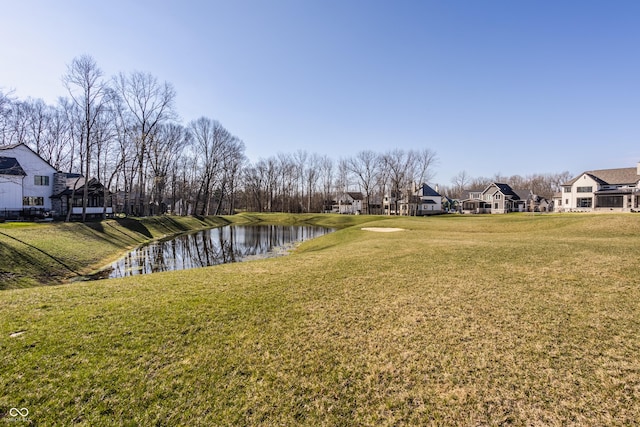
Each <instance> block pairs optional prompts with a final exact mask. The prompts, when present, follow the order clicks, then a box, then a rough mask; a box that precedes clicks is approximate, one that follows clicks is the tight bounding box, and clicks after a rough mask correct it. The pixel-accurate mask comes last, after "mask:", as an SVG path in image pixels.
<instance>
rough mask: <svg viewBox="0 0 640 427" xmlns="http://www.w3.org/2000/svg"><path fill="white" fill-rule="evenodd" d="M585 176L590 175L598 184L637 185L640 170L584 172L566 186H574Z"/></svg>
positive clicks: (621, 169)
mask: <svg viewBox="0 0 640 427" xmlns="http://www.w3.org/2000/svg"><path fill="white" fill-rule="evenodd" d="M584 174H587V175H589V176H590V177H591V178H593V179H594V180H595V181H596V182H598V184H601V185H602V184H636V183H637V182H638V181H640V175H638V168H617V169H600V170H593V171H586V172H582V173H581V174H580V175H578V176H577V177H575V178H573V179H572V180H571V181H569V182H567V183H566V184H564V185H573V184H575V183H576V181H578V179H580V178H581V177H582V176H583V175H584Z"/></svg>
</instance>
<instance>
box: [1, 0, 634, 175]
mask: <svg viewBox="0 0 640 427" xmlns="http://www.w3.org/2000/svg"><path fill="white" fill-rule="evenodd" d="M0 4H1V6H0V10H1V11H2V15H3V19H2V25H1V26H0V40H2V42H1V43H0V58H1V63H2V66H0V88H1V89H2V90H3V91H5V92H6V91H8V90H10V89H15V95H16V96H18V97H19V98H26V97H33V98H43V99H44V100H45V101H47V102H48V103H54V101H55V100H56V98H57V97H58V96H64V95H66V93H65V89H64V87H63V85H62V83H61V76H62V75H63V74H64V73H65V71H66V67H67V64H69V63H70V62H71V60H72V59H73V58H74V57H76V56H79V55H81V54H90V55H91V56H93V57H94V59H95V60H96V61H97V63H98V65H99V66H100V67H101V68H102V70H103V71H104V73H105V74H106V75H108V76H111V75H114V74H116V73H119V72H125V73H128V72H131V71H145V72H149V73H151V74H153V75H154V76H156V77H157V78H158V79H159V80H160V81H168V82H170V83H171V84H173V86H174V87H175V89H176V92H177V104H176V106H177V110H178V113H179V115H180V116H181V118H182V121H183V123H185V124H186V123H188V122H189V121H190V120H193V119H196V118H198V117H200V116H207V117H210V118H213V119H216V120H219V121H220V122H221V123H222V124H223V125H224V126H225V127H226V128H227V129H228V130H229V131H231V132H232V133H233V134H235V135H236V136H238V137H239V138H241V139H242V140H243V141H244V142H245V144H246V147H247V155H248V156H249V158H250V159H251V160H252V161H256V160H258V159H259V158H266V157H269V156H271V155H276V154H278V153H294V152H296V151H298V150H305V151H308V152H309V153H318V154H321V155H328V156H330V157H333V158H335V159H339V158H341V157H348V156H353V155H355V154H356V153H357V152H359V151H361V150H365V149H371V150H374V151H376V152H380V153H382V152H385V151H387V150H391V149H394V148H402V149H405V150H409V149H422V148H429V149H431V150H433V151H435V152H436V153H437V155H438V157H439V159H440V162H439V165H438V166H437V170H436V177H435V179H434V181H433V182H432V184H436V183H439V184H444V185H449V184H450V183H451V178H452V177H453V176H454V175H456V174H458V173H459V172H460V171H462V170H464V171H466V172H467V173H468V174H469V175H471V176H473V177H479V176H486V177H491V176H493V175H494V174H497V173H500V174H502V175H515V174H520V175H529V174H533V173H551V172H562V171H565V170H567V171H569V172H571V173H572V174H578V173H580V172H582V171H584V170H590V169H601V168H614V167H628V166H635V165H636V163H637V162H638V161H640V55H639V53H638V52H639V50H638V49H639V46H640V25H638V22H640V2H638V1H591V0H581V1H572V0H566V1H558V0H556V1H545V0H539V1H528V0H519V1H512V0H509V1H498V0H486V1H482V0H447V1H444V0H442V1H429V0H422V1H418V0H416V1H408V0H397V1H390V0H388V1H377V0H366V1H365V0H338V1H336V0H323V1H320V0H273V1H267V0H251V1H249V0H226V1H218V0H211V1H190V0H180V1H158V0H155V1H133V0H110V1H92V2H91V1H86V0H82V1H76V0H73V1H71V0H57V1H55V2H54V1H50V0H40V1H35V0H21V1H14V0H2V3H0Z"/></svg>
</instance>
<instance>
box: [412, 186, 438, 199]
mask: <svg viewBox="0 0 640 427" xmlns="http://www.w3.org/2000/svg"><path fill="white" fill-rule="evenodd" d="M417 195H418V196H423V197H442V196H441V195H440V193H438V192H437V191H436V190H434V189H433V188H431V187H429V186H428V185H427V184H422V186H421V187H420V188H419V189H418V194H417Z"/></svg>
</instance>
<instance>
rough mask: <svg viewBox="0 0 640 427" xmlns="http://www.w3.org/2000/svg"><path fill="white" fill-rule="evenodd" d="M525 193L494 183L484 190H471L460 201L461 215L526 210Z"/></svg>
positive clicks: (526, 194)
mask: <svg viewBox="0 0 640 427" xmlns="http://www.w3.org/2000/svg"><path fill="white" fill-rule="evenodd" d="M528 194H529V192H527V191H516V190H514V189H512V188H511V187H510V186H509V185H508V184H503V183H499V182H494V183H491V184H489V185H488V186H487V187H486V188H485V189H484V190H481V191H480V190H471V191H469V197H468V198H466V199H464V200H462V201H461V205H462V213H476V214H482V213H492V214H497V213H508V212H524V211H526V210H527V200H528Z"/></svg>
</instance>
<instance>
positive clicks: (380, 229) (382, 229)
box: [361, 227, 404, 233]
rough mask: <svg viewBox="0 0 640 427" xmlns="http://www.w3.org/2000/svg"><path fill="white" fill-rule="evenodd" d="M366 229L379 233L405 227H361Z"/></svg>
mask: <svg viewBox="0 0 640 427" xmlns="http://www.w3.org/2000/svg"><path fill="white" fill-rule="evenodd" d="M361 230H364V231H377V232H378V233H393V232H395V231H404V228H390V227H365V228H361Z"/></svg>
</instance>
